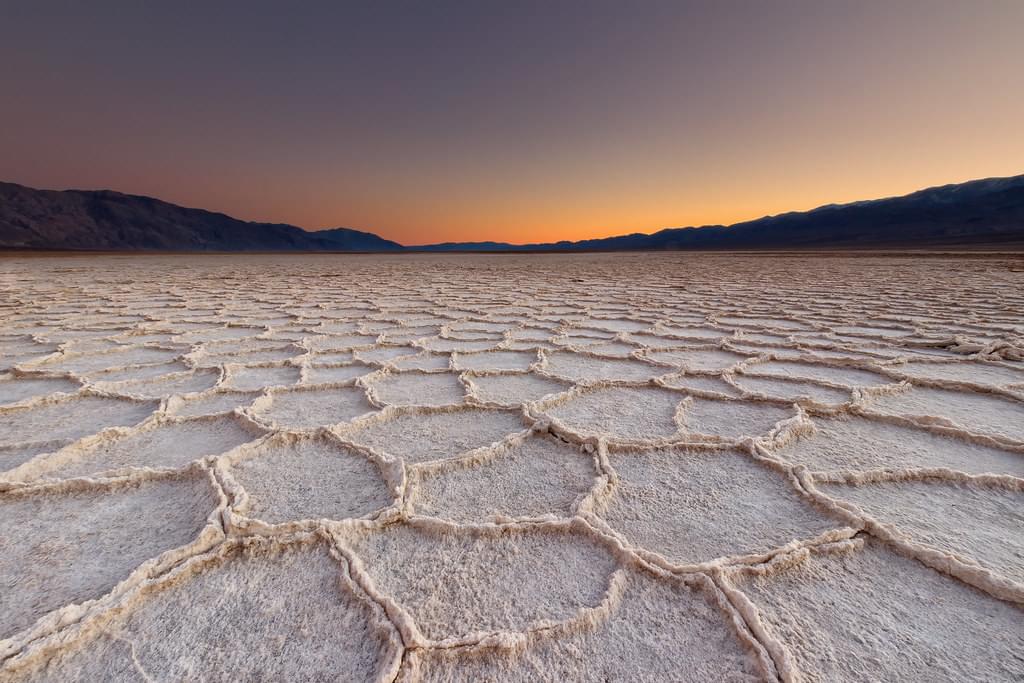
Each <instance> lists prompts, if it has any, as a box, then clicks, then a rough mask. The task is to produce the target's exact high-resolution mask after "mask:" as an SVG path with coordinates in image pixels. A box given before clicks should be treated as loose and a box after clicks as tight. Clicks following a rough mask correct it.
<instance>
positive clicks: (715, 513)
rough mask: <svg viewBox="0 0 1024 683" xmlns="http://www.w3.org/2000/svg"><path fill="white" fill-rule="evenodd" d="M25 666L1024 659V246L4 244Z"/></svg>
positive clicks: (0, 658) (464, 673)
mask: <svg viewBox="0 0 1024 683" xmlns="http://www.w3.org/2000/svg"><path fill="white" fill-rule="evenodd" d="M0 321H2V324H0V680H2V681H5V682H7V681H37V680H60V681H67V680H73V681H113V680H133V681H135V680H137V681H180V680H267V681H278V680H345V681H348V680H352V681H359V680H376V681H392V680H400V681H420V680H422V681H448V680H462V681H512V680H522V681H538V680H555V681H576V680H588V681H626V680H652V681H669V680H687V681H748V680H783V681H798V680H802V681H878V680H901V681H905V680H919V681H964V680H984V681H1010V680H1016V681H1019V680H1022V678H1024V260H1022V259H1021V258H1019V257H1017V258H1015V257H1010V256H977V255H975V256H955V255H950V256H934V255H933V256H916V257H878V256H875V257H868V256H849V255H847V256H836V255H802V256H792V255H698V254H659V255H652V254H608V255H572V256H569V255H532V256H509V255H506V256H497V255H495V256H488V255H480V256H458V255H439V256H410V255H404V256H330V255H315V256H310V255H295V256H270V255H266V256H263V255H261V256H216V255H211V256H97V255H94V256H76V257H62V256H53V257H12V256H8V257H3V258H2V259H0Z"/></svg>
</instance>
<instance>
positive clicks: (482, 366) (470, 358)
mask: <svg viewBox="0 0 1024 683" xmlns="http://www.w3.org/2000/svg"><path fill="white" fill-rule="evenodd" d="M453 359H454V361H455V367H456V368H458V369H459V370H528V369H529V368H530V366H531V365H533V364H534V363H536V362H537V354H536V353H531V352H529V351H484V352H482V353H456V354H454V355H453Z"/></svg>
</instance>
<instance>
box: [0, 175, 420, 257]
mask: <svg viewBox="0 0 1024 683" xmlns="http://www.w3.org/2000/svg"><path fill="white" fill-rule="evenodd" d="M0 246H4V247H18V248H24V249H33V248H34V249H75V250H90V251H92V250H103V251H106V250H110V251H136V250H152V251H394V250H399V249H401V248H402V246H401V245H400V244H398V243H397V242H392V241H390V240H386V239H383V238H381V237H378V236H377V235H374V234H372V233H368V232H361V231H359V230H350V229H348V228H335V229H333V230H323V231H320V232H307V231H306V230H303V229H302V228H297V227H295V226H294V225H285V224H282V223H251V222H248V221H241V220H238V219H237V218H232V217H231V216H227V215H225V214H222V213H214V212H212V211H206V210H204V209H190V208H185V207H182V206H178V205H176V204H170V203H168V202H164V201H161V200H159V199H153V198H152V197H142V196H138V195H128V194H121V193H120V192H112V191H109V190H98V191H88V190H64V191H57V190H35V189H32V188H29V187H25V186H23V185H16V184H14V183H0Z"/></svg>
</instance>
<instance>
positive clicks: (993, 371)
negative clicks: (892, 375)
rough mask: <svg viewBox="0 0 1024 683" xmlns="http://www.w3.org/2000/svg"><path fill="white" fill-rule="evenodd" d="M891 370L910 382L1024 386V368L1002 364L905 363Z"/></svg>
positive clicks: (976, 362) (977, 362)
mask: <svg viewBox="0 0 1024 683" xmlns="http://www.w3.org/2000/svg"><path fill="white" fill-rule="evenodd" d="M891 370H892V371H893V372H896V373H898V374H900V375H904V376H906V377H907V378H908V379H910V380H915V379H923V380H933V381H939V382H943V381H945V382H963V383H966V384H979V385H985V386H993V387H1006V386H1013V385H1024V368H1018V367H1013V366H1009V365H1006V364H1002V363H991V362H990V363H986V362H982V361H962V362H959V363H920V362H917V363H914V362H911V363H904V364H902V365H894V366H892V368H891Z"/></svg>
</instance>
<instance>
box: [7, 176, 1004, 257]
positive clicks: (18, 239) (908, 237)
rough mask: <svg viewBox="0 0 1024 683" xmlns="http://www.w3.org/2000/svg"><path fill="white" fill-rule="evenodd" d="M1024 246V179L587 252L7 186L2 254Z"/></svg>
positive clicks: (597, 242) (572, 245) (571, 245)
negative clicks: (407, 243) (315, 225)
mask: <svg viewBox="0 0 1024 683" xmlns="http://www.w3.org/2000/svg"><path fill="white" fill-rule="evenodd" d="M977 246H984V247H1006V248H1021V247H1024V175H1019V176H1014V177H1011V178H989V179H986V180H973V181H970V182H966V183H961V184H958V185H944V186H942V187H933V188H929V189H927V190H921V191H919V192H914V193H912V194H908V195H905V196H902V197H890V198H887V199H874V200H868V201H860V202H853V203H851V204H829V205H827V206H822V207H819V208H817V209H814V210H812V211H804V212H793V213H785V214H780V215H778V216H766V217H764V218H759V219H757V220H752V221H745V222H743V223H736V224H734V225H730V226H723V225H708V226H703V227H695V228H668V229H666V230H661V231H660V232H656V233H653V234H650V235H646V234H642V233H634V234H631V235H621V236H618V237H609V238H606V239H594V240H583V241H580V242H549V243H545V244H525V245H513V244H507V243H504V242H454V243H452V242H449V243H445V244H432V245H426V246H415V247H403V246H402V245H400V244H398V243H397V242H392V241H390V240H386V239H383V238H381V237H378V236H377V235H374V234H372V233H368V232H360V231H358V230H350V229H348V228H335V229H333V230H321V231H319V232H309V231H306V230H303V229H302V228H298V227H296V226H294V225H284V224H279V223H250V222H246V221H240V220H238V219H235V218H231V217H230V216H226V215H224V214H221V213H212V212H210V211H204V210H202V209H187V208H184V207H181V206H176V205H174V204H169V203H167V202H163V201H160V200H158V199H152V198H150V197H140V196H136V195H126V194H121V193H119V192H111V191H107V190H100V191H84V190H65V191H54V190H34V189H32V188H29V187H24V186H22V185H15V184H13V183H0V248H3V247H7V248H25V249H74V250H116V251H134V250H164V251H400V250H408V251H477V252H479V251H499V252H502V251H525V252H529V251H616V250H623V251H631V250H672V249H816V248H822V249H823V248H828V249H836V248H838V249H844V248H851V249H879V248H880V249H905V248H934V247H977Z"/></svg>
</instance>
